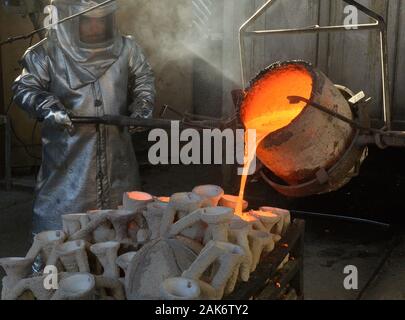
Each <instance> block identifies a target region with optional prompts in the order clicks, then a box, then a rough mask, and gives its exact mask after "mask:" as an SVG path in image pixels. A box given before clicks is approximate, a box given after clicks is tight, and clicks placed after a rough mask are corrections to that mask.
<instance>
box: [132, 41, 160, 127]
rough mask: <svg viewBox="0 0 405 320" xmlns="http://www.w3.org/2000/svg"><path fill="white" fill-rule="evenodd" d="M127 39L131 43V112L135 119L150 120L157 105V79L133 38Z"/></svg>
mask: <svg viewBox="0 0 405 320" xmlns="http://www.w3.org/2000/svg"><path fill="white" fill-rule="evenodd" d="M127 39H128V41H130V43H131V54H130V60H129V71H130V78H129V90H130V96H131V97H132V101H133V102H132V104H131V105H130V106H129V112H130V114H131V117H133V118H142V119H149V118H151V117H152V115H153V109H154V104H155V94H156V91H155V77H154V75H153V71H152V68H151V66H150V64H149V62H148V61H147V59H146V57H145V54H144V53H143V50H142V48H141V47H140V46H139V45H138V44H137V43H136V42H135V41H134V39H133V38H131V37H128V38H127Z"/></svg>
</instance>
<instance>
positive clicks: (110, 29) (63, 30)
mask: <svg viewBox="0 0 405 320" xmlns="http://www.w3.org/2000/svg"><path fill="white" fill-rule="evenodd" d="M104 1H105V0H91V1H86V0H52V2H51V3H52V5H54V6H55V7H56V8H57V10H58V11H57V12H58V19H59V20H61V19H64V18H66V17H68V16H71V15H74V14H77V13H80V12H83V11H85V10H86V9H89V8H91V7H94V6H96V5H98V4H100V3H102V2H104ZM116 10H117V3H116V1H113V2H111V3H109V4H107V5H105V6H102V7H100V8H97V9H95V10H93V11H90V12H88V13H86V14H84V15H81V16H79V17H77V18H74V19H72V20H69V21H67V22H64V23H62V24H60V25H58V26H57V29H56V30H54V31H52V33H53V35H52V36H51V37H52V38H56V41H57V43H58V46H59V47H60V48H61V49H62V51H63V53H64V59H65V63H66V65H67V72H68V81H69V82H70V85H71V87H72V89H78V88H80V87H82V86H85V85H87V84H89V83H92V82H95V81H96V80H97V79H99V78H100V77H101V76H102V75H103V74H104V73H105V72H106V71H107V70H108V69H109V68H110V67H111V65H112V64H113V63H114V62H115V61H116V60H117V59H118V57H119V56H120V54H121V51H122V48H123V40H122V37H121V36H120V34H119V32H118V28H117V23H116V21H115V12H116Z"/></svg>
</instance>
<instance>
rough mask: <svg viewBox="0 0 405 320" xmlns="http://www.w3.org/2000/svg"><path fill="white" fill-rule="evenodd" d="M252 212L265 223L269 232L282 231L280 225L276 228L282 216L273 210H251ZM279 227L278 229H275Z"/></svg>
mask: <svg viewBox="0 0 405 320" xmlns="http://www.w3.org/2000/svg"><path fill="white" fill-rule="evenodd" d="M250 214H251V215H252V216H254V217H256V218H257V219H259V220H260V222H261V223H262V224H263V225H264V227H265V229H266V231H267V232H270V233H271V232H274V233H277V232H280V230H279V229H280V227H279V226H278V228H275V226H276V225H277V224H278V223H279V222H280V221H281V220H282V217H281V216H279V215H277V214H275V213H273V212H271V211H253V210H252V211H250ZM274 229H277V230H274ZM281 231H282V230H281ZM277 234H278V233H277Z"/></svg>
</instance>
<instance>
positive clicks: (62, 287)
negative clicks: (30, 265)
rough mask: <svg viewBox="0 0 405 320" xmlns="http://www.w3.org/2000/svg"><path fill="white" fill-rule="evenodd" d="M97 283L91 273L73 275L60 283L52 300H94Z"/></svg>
mask: <svg viewBox="0 0 405 320" xmlns="http://www.w3.org/2000/svg"><path fill="white" fill-rule="evenodd" d="M95 286H96V282H95V279H94V276H93V275H91V274H89V273H80V274H75V275H72V276H70V277H68V278H66V279H64V280H62V281H61V282H60V283H59V289H58V290H57V291H56V294H55V295H54V296H53V297H52V300H94V298H95V296H94V293H95V292H94V291H95Z"/></svg>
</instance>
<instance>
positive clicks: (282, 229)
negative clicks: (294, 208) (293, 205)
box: [260, 207, 291, 236]
mask: <svg viewBox="0 0 405 320" xmlns="http://www.w3.org/2000/svg"><path fill="white" fill-rule="evenodd" d="M260 211H262V212H271V213H273V214H275V215H278V216H279V217H280V222H279V223H278V224H277V229H276V234H278V235H280V236H283V235H285V233H286V231H287V229H288V227H289V226H290V225H291V213H290V211H288V210H284V209H279V208H272V207H261V208H260Z"/></svg>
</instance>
